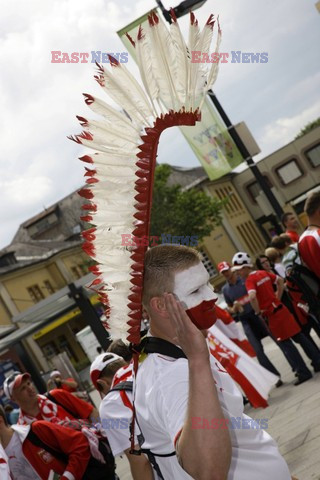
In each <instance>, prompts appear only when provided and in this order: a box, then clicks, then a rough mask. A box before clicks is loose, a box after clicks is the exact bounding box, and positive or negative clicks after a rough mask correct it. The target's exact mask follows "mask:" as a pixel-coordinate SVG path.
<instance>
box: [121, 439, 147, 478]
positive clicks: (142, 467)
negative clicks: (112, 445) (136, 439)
mask: <svg viewBox="0 0 320 480" xmlns="http://www.w3.org/2000/svg"><path fill="white" fill-rule="evenodd" d="M135 448H136V449H137V450H138V448H139V446H137V445H136V446H135ZM129 452H130V449H128V450H126V451H125V454H126V456H127V458H128V460H129V464H130V470H131V475H132V478H133V480H153V478H154V477H153V470H152V467H151V465H150V463H149V460H148V459H147V457H146V456H145V455H144V454H141V455H133V454H131V453H129Z"/></svg>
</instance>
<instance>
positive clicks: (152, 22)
mask: <svg viewBox="0 0 320 480" xmlns="http://www.w3.org/2000/svg"><path fill="white" fill-rule="evenodd" d="M148 22H149V25H150V27H154V21H153V18H152V15H148Z"/></svg>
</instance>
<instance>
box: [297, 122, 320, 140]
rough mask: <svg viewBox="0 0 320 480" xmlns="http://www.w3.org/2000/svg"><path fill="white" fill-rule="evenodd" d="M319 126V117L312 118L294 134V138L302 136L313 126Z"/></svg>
mask: <svg viewBox="0 0 320 480" xmlns="http://www.w3.org/2000/svg"><path fill="white" fill-rule="evenodd" d="M319 126H320V117H319V118H317V120H313V122H310V123H307V125H306V126H305V127H304V128H302V129H301V130H300V132H299V133H298V135H297V136H296V138H295V140H296V139H297V138H300V137H303V135H305V134H306V133H308V132H311V130H313V129H314V128H316V127H319Z"/></svg>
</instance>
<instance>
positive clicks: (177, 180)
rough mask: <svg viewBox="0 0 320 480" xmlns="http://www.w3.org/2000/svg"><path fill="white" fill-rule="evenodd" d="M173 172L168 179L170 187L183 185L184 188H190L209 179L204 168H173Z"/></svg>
mask: <svg viewBox="0 0 320 480" xmlns="http://www.w3.org/2000/svg"><path fill="white" fill-rule="evenodd" d="M171 168H172V172H171V174H170V176H169V179H168V185H169V186H172V185H181V186H182V187H189V188H191V185H192V184H194V183H196V184H197V183H199V181H203V180H206V179H207V178H208V176H207V174H206V172H205V170H204V168H203V167H193V168H184V167H176V166H171Z"/></svg>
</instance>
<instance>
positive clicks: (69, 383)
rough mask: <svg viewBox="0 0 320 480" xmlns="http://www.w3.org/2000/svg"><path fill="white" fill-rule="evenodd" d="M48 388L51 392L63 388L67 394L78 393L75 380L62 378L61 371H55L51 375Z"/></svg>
mask: <svg viewBox="0 0 320 480" xmlns="http://www.w3.org/2000/svg"><path fill="white" fill-rule="evenodd" d="M47 387H48V389H49V390H51V389H54V388H61V389H62V390H65V391H66V392H70V393H74V392H76V391H77V388H78V383H77V382H76V381H75V379H74V378H72V377H70V378H62V375H61V372H59V370H54V371H53V372H51V374H50V379H49V381H48V384H47Z"/></svg>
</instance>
